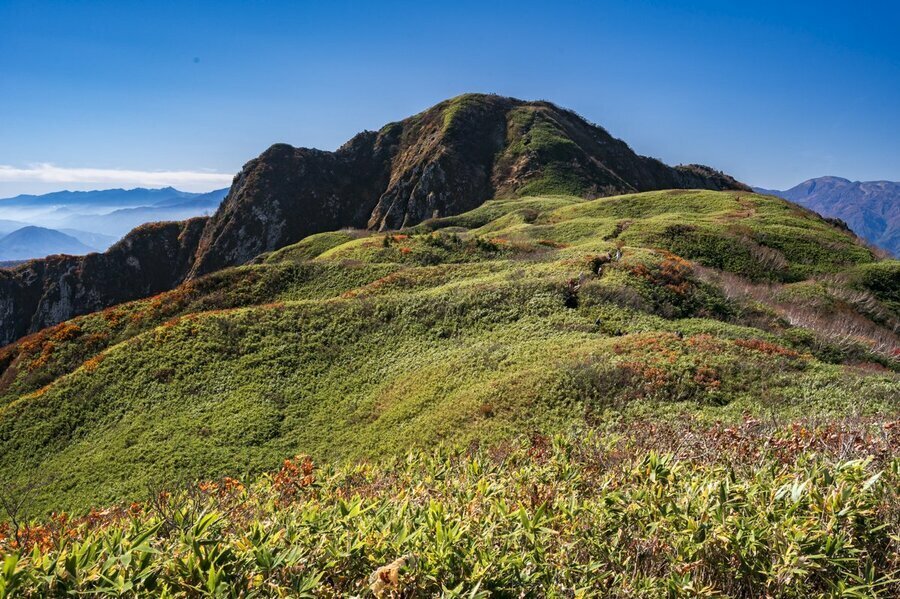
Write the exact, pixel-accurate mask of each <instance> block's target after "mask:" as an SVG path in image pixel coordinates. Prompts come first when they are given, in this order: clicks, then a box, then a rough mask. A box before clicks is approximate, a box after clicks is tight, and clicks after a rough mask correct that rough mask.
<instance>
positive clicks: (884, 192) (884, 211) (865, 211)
mask: <svg viewBox="0 0 900 599" xmlns="http://www.w3.org/2000/svg"><path fill="white" fill-rule="evenodd" d="M754 191H756V192H758V193H767V194H771V195H775V196H778V197H781V198H784V199H786V200H790V201H791V202H795V203H797V204H800V205H801V206H805V207H806V208H809V209H810V210H814V211H816V212H818V213H819V214H821V215H823V216H827V217H832V218H839V219H841V220H842V221H844V222H845V223H847V225H848V226H849V227H850V228H851V229H852V230H853V232H854V233H856V234H857V235H859V236H860V237H862V238H863V239H865V240H866V241H868V242H869V243H871V244H873V245H876V246H878V247H880V248H882V249H884V250H887V251H888V252H890V253H892V254H893V255H894V256H900V183H895V182H892V181H850V180H848V179H842V178H841V177H819V178H817V179H810V180H809V181H804V182H803V183H801V184H799V185H796V186H794V187H792V188H790V189H786V190H783V191H781V190H777V189H764V188H761V187H755V188H754Z"/></svg>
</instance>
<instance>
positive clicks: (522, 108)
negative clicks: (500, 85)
mask: <svg viewBox="0 0 900 599" xmlns="http://www.w3.org/2000/svg"><path fill="white" fill-rule="evenodd" d="M671 188H704V189H714V190H718V189H743V190H749V188H747V187H746V186H744V185H743V184H741V183H739V182H737V181H735V180H734V179H732V178H730V177H727V176H726V175H723V174H721V173H718V172H716V171H714V170H713V169H710V168H708V167H701V166H682V167H678V168H672V167H669V166H666V165H665V164H663V163H661V162H659V161H658V160H655V159H653V158H647V157H644V156H640V155H638V154H636V153H635V152H634V151H633V150H632V149H631V148H629V147H628V145H627V144H626V143H625V142H623V141H621V140H619V139H616V138H615V137H613V136H612V135H610V134H609V133H608V132H607V131H606V130H605V129H603V128H602V127H599V126H597V125H594V124H591V123H589V122H588V121H586V120H585V119H584V118H582V117H581V116H579V115H577V114H576V113H575V112H573V111H571V110H567V109H564V108H560V107H558V106H556V105H555V104H553V103H551V102H547V101H543V100H538V101H524V100H519V99H516V98H508V97H504V96H498V95H492V94H477V93H470V94H462V95H460V96H456V97H454V98H450V99H448V100H444V101H443V102H439V103H438V104H435V105H434V106H432V107H430V108H428V109H426V110H424V111H422V112H420V113H418V114H416V115H413V116H411V117H409V118H406V119H403V120H402V121H396V122H392V123H388V124H387V125H385V126H383V127H382V128H381V129H379V130H378V131H367V132H363V133H360V134H358V135H356V136H354V137H353V138H351V139H350V140H349V141H347V142H346V143H345V144H344V145H342V146H341V147H340V148H339V149H338V150H336V151H335V152H325V151H322V150H316V149H310V148H295V147H293V146H290V145H288V144H275V145H273V146H271V147H269V148H268V149H267V150H265V151H264V152H263V153H262V154H261V155H260V156H259V157H257V158H255V159H253V160H251V161H250V162H248V163H247V164H246V165H244V168H243V169H242V170H241V172H240V173H239V174H238V175H237V176H236V177H235V181H234V184H233V185H232V188H231V191H230V193H229V194H228V197H226V199H225V201H224V202H223V205H222V208H221V209H220V210H219V211H218V212H217V213H216V214H215V215H214V216H213V217H212V219H211V220H210V223H209V225H207V228H206V230H205V232H204V235H203V238H202V240H201V245H200V247H199V248H198V253H197V260H196V263H195V265H194V268H193V270H192V275H191V276H197V275H200V274H204V273H208V272H212V271H214V270H217V269H219V268H222V267H224V266H232V265H236V264H241V263H244V262H246V261H248V260H250V259H252V258H253V257H254V256H256V255H258V254H260V253H262V252H265V251H270V250H273V249H276V248H279V247H282V246H284V245H286V244H288V243H292V242H294V241H297V240H299V239H301V238H302V237H305V236H307V235H310V234H312V233H317V232H320V231H326V230H331V229H337V228H341V227H347V226H351V227H357V228H369V229H377V230H384V229H396V228H401V227H405V226H410V225H414V224H417V223H420V222H422V221H424V220H426V219H430V218H434V217H440V216H446V215H450V214H458V213H460V212H463V211H466V210H470V209H472V208H474V207H476V206H478V205H480V204H481V203H483V202H484V201H486V200H488V199H490V198H495V197H496V198H503V197H518V196H524V195H539V194H564V195H575V196H581V197H584V198H595V197H600V196H607V195H615V194H621V193H630V192H638V191H651V190H656V189H671Z"/></svg>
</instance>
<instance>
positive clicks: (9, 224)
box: [0, 219, 28, 235]
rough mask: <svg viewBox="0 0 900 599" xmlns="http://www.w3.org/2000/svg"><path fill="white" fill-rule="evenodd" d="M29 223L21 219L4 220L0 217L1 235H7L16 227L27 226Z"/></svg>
mask: <svg viewBox="0 0 900 599" xmlns="http://www.w3.org/2000/svg"><path fill="white" fill-rule="evenodd" d="M27 226H28V223H23V222H22V221H19V220H2V219H0V235H7V234H9V233H12V232H13V231H15V230H16V229H21V228H22V227H27Z"/></svg>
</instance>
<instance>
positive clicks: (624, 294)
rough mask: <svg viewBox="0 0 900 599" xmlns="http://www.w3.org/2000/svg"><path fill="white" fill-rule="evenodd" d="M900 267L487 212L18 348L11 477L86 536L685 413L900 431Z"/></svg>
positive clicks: (289, 256) (700, 230) (653, 216)
mask: <svg viewBox="0 0 900 599" xmlns="http://www.w3.org/2000/svg"><path fill="white" fill-rule="evenodd" d="M898 264H900V263H898V262H897V261H878V260H877V257H876V256H875V255H874V254H873V253H872V252H871V251H870V250H869V249H867V248H866V247H864V246H862V245H860V244H859V243H858V242H857V241H856V240H855V238H853V237H851V236H850V235H848V234H847V233H845V232H843V231H841V230H839V229H837V228H835V227H833V226H832V225H830V224H829V223H827V222H825V221H824V220H822V219H820V218H819V217H817V216H815V215H813V214H812V213H810V212H808V211H805V210H803V209H801V208H799V207H796V206H793V205H791V204H788V203H786V202H784V201H782V200H779V199H776V198H772V197H765V196H759V195H755V194H750V193H744V192H709V191H665V192H650V193H642V194H634V195H628V196H618V197H611V198H603V199H598V200H591V201H585V200H582V199H579V198H575V197H570V196H547V197H528V198H518V199H506V200H495V201H491V202H487V203H486V204H484V205H483V206H481V207H479V208H477V209H475V210H473V211H471V212H468V213H466V214H463V215H460V216H455V217H449V218H443V219H435V220H432V221H428V222H426V223H424V224H422V225H419V226H418V227H415V228H413V229H410V230H405V231H399V232H394V233H385V234H381V233H379V234H373V233H367V232H361V231H339V232H334V233H325V234H321V235H314V236H312V237H309V238H307V239H305V240H303V241H301V242H299V243H298V244H295V245H293V246H289V247H286V248H283V249H281V250H278V251H276V252H273V253H270V254H267V255H263V256H260V257H259V258H258V259H257V260H256V261H255V263H254V264H250V265H247V266H243V267H239V268H233V269H228V270H225V271H222V272H219V273H215V274H213V275H210V276H208V277H205V278H202V279H199V280H196V281H192V282H190V283H188V284H186V285H184V286H182V287H180V288H178V289H176V290H174V291H172V292H168V293H165V294H162V295H160V296H157V297H155V298H150V299H147V300H141V301H137V302H132V303H129V304H125V305H122V306H116V307H113V308H110V309H108V310H105V311H103V312H100V313H96V314H91V315H87V316H84V317H80V318H77V319H75V320H73V321H70V322H68V323H63V324H62V325H58V326H57V327H53V328H52V329H48V330H46V331H43V332H41V333H38V334H36V335H33V336H31V337H29V338H26V339H23V340H21V341H20V342H18V343H17V344H14V345H12V346H9V347H7V348H5V349H3V350H2V352H0V364H2V365H3V368H4V370H3V374H2V376H0V475H2V478H3V480H5V481H8V484H10V485H16V484H24V483H26V482H27V481H30V480H36V479H41V480H45V481H52V482H51V483H50V484H47V485H45V486H42V487H41V489H40V491H39V493H37V495H36V497H35V501H34V510H35V512H36V513H46V512H49V511H51V510H59V509H66V510H75V511H76V512H80V511H83V510H86V509H88V508H89V507H91V506H98V505H110V504H114V503H117V502H121V501H132V500H141V499H143V498H145V497H146V494H147V488H148V485H154V484H158V483H159V482H160V481H173V480H191V479H197V478H202V479H216V478H218V477H221V476H225V475H231V476H244V477H247V476H253V475H256V474H258V473H261V472H265V471H270V470H273V469H275V468H277V467H278V464H280V463H281V461H282V460H283V459H284V458H285V457H286V456H291V455H295V454H297V453H305V454H309V455H311V456H312V457H313V459H314V460H316V461H317V462H323V463H334V464H340V463H344V462H347V461H352V460H360V459H376V460H379V459H390V458H391V457H393V456H397V455H399V454H405V453H406V451H407V450H409V449H410V448H411V447H415V448H426V449H427V448H433V447H435V446H440V447H448V448H459V447H469V446H471V445H475V444H477V445H480V446H483V447H489V446H492V445H494V444H497V443H502V442H504V441H506V440H509V439H512V438H515V437H517V436H518V435H521V434H522V433H523V432H528V431H538V432H541V433H554V432H561V431H568V430H571V427H572V426H582V425H587V426H590V427H591V428H592V429H593V430H597V431H608V430H611V429H613V428H615V427H619V426H623V425H625V424H627V423H631V422H648V421H654V422H657V421H658V422H671V421H678V420H683V419H684V418H685V417H686V415H689V416H690V418H691V419H693V420H695V421H696V422H698V423H699V424H698V425H699V426H714V425H715V423H716V422H726V423H727V422H733V423H737V422H740V421H742V420H743V419H745V418H746V417H748V415H752V416H754V417H757V418H761V419H762V418H765V419H769V420H775V421H779V422H787V421H790V420H794V419H803V418H809V417H810V416H815V417H816V418H821V419H824V420H828V419H840V418H847V417H852V418H869V419H874V420H875V421H882V422H888V421H891V420H892V419H896V418H897V416H898V413H900V405H898V397H900V376H898V361H897V354H896V349H897V345H896V339H897V336H896V331H897V330H898V329H897V322H898V318H900V314H898V312H897V295H896V294H897V285H896V278H897V273H898ZM737 287H740V292H738V291H736V288H737ZM747 290H749V291H747ZM801 299H802V301H800V300H801ZM801 305H802V309H803V313H802V314H800V315H798V314H795V313H794V312H791V310H792V309H794V307H795V306H801ZM801 317H802V318H801ZM798 322H802V324H797V323H798Z"/></svg>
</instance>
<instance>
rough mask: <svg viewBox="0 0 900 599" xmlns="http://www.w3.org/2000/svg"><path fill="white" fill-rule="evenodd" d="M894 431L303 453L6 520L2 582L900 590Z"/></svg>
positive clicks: (899, 481) (666, 430)
mask: <svg viewBox="0 0 900 599" xmlns="http://www.w3.org/2000/svg"><path fill="white" fill-rule="evenodd" d="M898 429H900V423H897V422H891V423H880V422H871V421H870V422H861V421H853V422H844V423H840V424H833V425H831V426H828V427H824V428H816V427H811V428H808V427H807V426H806V425H801V424H795V425H794V426H791V427H783V428H772V427H770V426H768V425H765V424H763V423H761V422H759V421H756V420H753V419H745V420H744V421H743V422H742V423H741V424H740V425H738V426H736V427H712V428H702V427H701V428H691V427H689V426H688V425H685V424H682V425H678V427H674V425H672V426H669V427H663V428H659V427H655V426H651V425H647V424H644V425H636V427H635V428H630V429H627V430H626V429H622V430H620V431H619V433H618V434H613V433H612V431H606V434H598V432H597V431H593V430H580V431H574V432H571V433H569V434H567V435H560V436H556V437H554V438H548V437H544V436H541V435H534V436H532V437H531V438H530V439H522V440H520V441H515V442H510V443H505V444H502V445H499V446H493V447H491V448H486V449H482V450H478V449H470V450H468V451H465V452H446V451H442V452H426V453H424V454H423V453H417V454H411V455H410V456H408V457H405V458H400V459H394V460H389V461H387V462H382V463H380V464H375V465H373V464H371V463H363V464H358V465H353V466H345V467H339V468H334V467H323V468H317V467H315V466H314V465H313V463H312V462H311V461H310V460H309V459H308V458H296V459H293V460H287V461H285V462H284V464H283V466H282V468H281V469H280V470H279V471H277V472H274V473H272V474H271V475H266V476H263V477H261V478H259V479H258V480H256V481H255V482H253V483H249V484H247V483H245V482H242V481H238V480H235V479H233V478H225V479H222V480H220V481H217V482H205V483H199V484H195V485H191V486H188V487H183V488H181V489H175V490H161V491H160V490H156V491H155V492H154V493H153V494H152V495H151V496H150V497H149V498H148V500H147V501H145V502H141V503H133V504H131V505H125V506H121V507H118V508H113V509H107V510H103V511H96V510H95V511H92V512H91V513H90V514H88V515H86V516H84V517H76V518H73V517H69V516H67V515H65V514H57V515H55V516H54V517H53V518H52V519H50V520H48V521H47V522H45V523H44V524H42V525H32V526H23V527H21V528H20V529H19V530H18V531H12V530H10V528H9V526H6V527H5V528H4V529H3V530H2V535H0V550H2V551H3V552H4V553H5V558H3V566H2V570H0V597H12V596H20V597H46V596H64V595H65V596H71V595H76V594H77V595H82V594H97V593H100V594H103V595H109V596H135V595H138V596H140V595H151V594H152V595H154V596H164V597H201V596H203V597H254V596H255V597H269V596H272V597H277V596H282V597H288V596H290V597H298V596H299V597H304V596H305V597H346V596H352V595H363V594H368V595H370V596H371V594H374V595H375V596H379V597H388V596H391V597H420V596H438V595H440V596H444V597H488V596H494V597H522V596H546V597H595V596H619V597H661V596H669V597H719V596H730V597H760V596H769V597H819V596H822V597H825V596H827V597H871V596H884V597H888V596H897V594H898V593H900V578H898V577H900V496H898V493H900V460H897V458H896V457H890V456H891V455H892V454H895V452H896V450H897V449H898V448H900V430H898ZM676 443H677V445H676ZM648 445H654V446H657V447H660V448H661V451H660V452H658V451H655V450H651V449H647V446H648ZM863 456H866V457H863Z"/></svg>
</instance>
